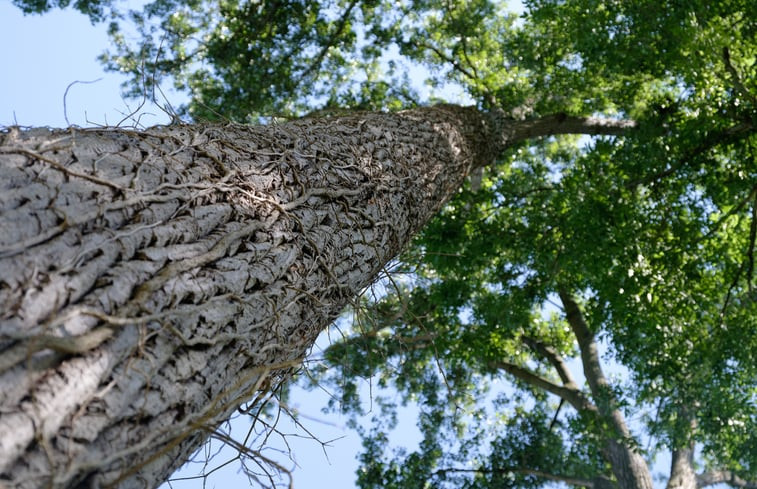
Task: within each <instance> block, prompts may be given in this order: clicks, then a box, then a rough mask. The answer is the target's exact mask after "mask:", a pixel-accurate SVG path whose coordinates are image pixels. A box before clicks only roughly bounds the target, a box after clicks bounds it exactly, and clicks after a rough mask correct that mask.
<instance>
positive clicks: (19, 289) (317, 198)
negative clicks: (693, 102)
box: [0, 106, 621, 488]
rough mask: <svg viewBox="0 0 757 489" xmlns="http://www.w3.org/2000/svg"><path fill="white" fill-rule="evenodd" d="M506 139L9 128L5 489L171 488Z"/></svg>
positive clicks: (311, 125)
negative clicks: (212, 438) (192, 458)
mask: <svg viewBox="0 0 757 489" xmlns="http://www.w3.org/2000/svg"><path fill="white" fill-rule="evenodd" d="M576 121H579V124H580V120H578V119H570V120H569V121H568V122H571V123H575V122H576ZM586 121H588V120H586ZM565 122H566V121H565V119H564V118H563V119H561V120H559V121H550V122H549V123H548V124H544V125H542V126H539V127H537V128H536V129H533V128H529V130H528V136H534V135H540V134H548V133H556V132H560V128H559V126H560V124H562V123H565ZM507 124H517V123H514V122H513V123H509V122H505V121H502V120H500V121H496V118H490V117H487V116H485V115H482V114H481V113H479V112H477V111H476V110H473V109H466V108H461V107H454V106H443V107H437V108H432V109H419V110H415V111H409V112H406V113H402V114H394V115H391V114H355V115H353V116H348V117H344V118H338V119H323V120H318V119H309V120H302V121H297V122H293V123H288V124H283V125H273V126H269V127H257V128H252V127H246V126H236V125H224V126H169V127H161V128H153V129H150V130H147V131H144V132H136V131H131V130H126V129H103V130H78V129H69V130H62V131H49V130H45V129H36V130H31V131H18V130H16V129H11V130H9V131H7V132H5V133H3V134H0V486H3V485H7V486H8V487H13V488H16V487H18V488H31V487H54V488H58V487H84V486H89V487H108V486H118V487H129V488H130V487H154V486H157V485H158V484H159V483H160V482H162V481H163V480H165V479H166V478H167V477H168V476H169V475H170V474H171V472H172V471H173V470H174V469H176V468H177V467H178V466H179V465H181V463H182V462H183V461H184V460H185V459H186V457H187V456H188V455H189V454H190V453H191V452H192V451H194V450H195V449H196V448H197V447H198V446H199V445H200V444H201V443H202V441H203V440H204V439H205V438H206V437H207V435H208V433H209V432H212V430H214V429H215V427H216V426H218V424H219V423H220V422H222V421H223V420H225V419H227V418H228V416H229V415H230V414H231V413H232V412H233V410H234V409H235V408H236V407H237V406H238V405H239V404H240V403H242V402H244V401H247V400H249V399H251V398H252V397H253V396H254V395H255V394H256V393H258V392H261V391H265V389H267V388H268V386H269V385H270V384H271V383H272V382H273V383H275V382H279V381H281V380H283V379H285V378H287V377H288V376H289V375H290V373H291V371H292V370H293V369H296V368H297V367H298V366H299V365H300V362H301V361H302V359H303V357H304V356H305V355H306V354H307V352H308V349H309V348H310V347H311V346H312V344H313V342H314V341H315V339H316V337H317V336H318V334H319V333H320V332H321V331H322V330H323V328H324V327H326V326H327V325H328V324H329V323H330V322H331V321H332V320H333V319H334V318H335V317H336V316H337V315H338V314H339V312H340V311H341V310H342V309H343V307H344V306H345V304H346V303H347V302H348V301H350V300H351V299H352V298H353V297H355V296H356V294H358V293H359V292H360V291H361V290H362V289H363V288H364V287H366V286H367V285H368V284H370V282H371V281H372V280H373V279H374V277H375V276H376V274H377V273H378V272H379V271H380V269H381V268H382V266H383V265H384V264H385V263H386V262H387V260H389V259H391V258H392V257H394V256H396V254H397V253H399V252H400V251H401V250H402V248H403V247H404V246H405V245H406V244H407V243H408V241H409V239H410V237H411V236H412V235H413V233H415V232H416V231H417V230H418V229H419V228H420V227H421V226H423V224H424V223H425V222H426V221H427V220H428V219H429V218H430V217H431V216H433V214H434V213H435V212H436V211H437V210H438V209H439V208H440V207H441V206H442V205H443V203H444V202H445V201H446V200H447V199H448V198H449V197H450V196H451V195H452V194H453V192H454V191H455V190H456V189H457V188H458V187H459V186H460V184H461V182H462V180H463V178H464V177H465V175H466V174H467V173H468V172H469V171H470V169H471V168H472V167H479V166H483V165H485V164H488V163H489V162H491V161H492V159H493V158H494V156H495V155H496V154H497V153H499V152H500V151H501V150H502V149H504V148H505V146H506V145H507V144H508V143H510V142H512V138H513V136H512V135H513V134H517V131H516V130H513V129H512V128H511V127H509V126H507ZM585 125H586V127H587V128H590V129H591V131H592V132H596V131H597V129H596V128H595V127H594V124H593V123H591V122H586V123H585ZM603 127H604V126H603ZM571 130H573V129H571ZM620 130H621V129H620V128H619V127H615V128H612V127H610V128H609V129H607V128H602V129H600V130H599V132H602V131H604V132H606V133H608V134H615V133H617V132H618V131H620ZM540 131H541V132H540ZM579 132H580V131H579ZM508 135H509V137H508ZM524 137H526V136H524Z"/></svg>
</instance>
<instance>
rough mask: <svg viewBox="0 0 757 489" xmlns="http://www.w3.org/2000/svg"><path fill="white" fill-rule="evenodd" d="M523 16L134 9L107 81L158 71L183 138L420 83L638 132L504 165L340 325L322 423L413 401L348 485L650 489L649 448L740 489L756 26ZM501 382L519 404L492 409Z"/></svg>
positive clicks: (478, 8) (566, 14) (614, 15)
mask: <svg viewBox="0 0 757 489" xmlns="http://www.w3.org/2000/svg"><path fill="white" fill-rule="evenodd" d="M20 3H27V4H28V2H20ZM527 7H528V13H527V15H526V16H525V17H524V18H523V19H522V20H519V19H517V18H516V17H515V16H512V15H508V14H506V13H505V11H504V6H503V5H501V4H498V3H494V2H484V1H472V2H455V3H449V2H446V3H441V2H440V3H437V2H409V3H407V4H400V5H397V4H395V3H392V4H391V5H390V4H389V3H386V4H384V3H381V2H361V3H358V2H333V3H318V4H312V3H299V2H270V3H261V4H241V5H236V4H233V3H220V4H217V6H216V4H204V3H202V2H180V1H179V2H169V1H158V2H154V3H152V4H149V5H148V6H147V7H146V9H145V10H144V12H142V13H134V14H132V15H131V18H132V19H133V20H134V21H136V23H137V25H138V26H139V28H140V29H141V33H142V34H143V40H144V41H145V42H144V43H143V44H141V45H140V46H138V47H133V46H130V45H129V44H128V43H126V41H125V37H124V36H123V35H122V34H121V32H120V31H119V28H118V25H117V24H114V25H113V27H112V32H113V35H114V39H115V41H116V44H115V46H116V47H115V50H114V52H113V53H112V54H110V55H109V56H107V57H106V61H107V62H108V63H109V66H111V67H112V68H114V69H119V70H121V71H126V72H128V73H132V74H133V75H134V82H133V84H132V85H131V89H132V90H135V92H134V93H137V91H140V90H145V89H148V90H150V89H151V88H152V87H153V86H155V84H157V83H159V82H160V81H161V78H162V77H172V78H173V79H174V80H176V82H177V83H178V86H179V87H180V88H185V89H188V90H190V91H191V93H192V95H193V99H192V102H191V103H190V104H189V105H188V106H187V107H185V108H183V109H182V111H183V113H184V114H188V115H191V116H193V117H197V118H202V119H219V118H222V119H232V120H237V121H256V120H260V119H261V118H263V119H265V118H267V117H270V116H271V115H275V116H278V117H289V116H293V115H299V114H302V113H304V112H305V111H309V110H311V109H312V108H313V107H323V108H326V109H328V110H327V112H326V113H331V112H333V110H332V108H333V107H347V108H390V109H392V108H400V107H406V106H412V105H414V104H416V103H417V102H423V100H419V96H418V93H417V90H414V88H413V86H412V84H411V83H410V82H409V79H410V76H409V74H408V73H409V72H408V71H407V69H406V67H407V66H408V65H410V64H418V63H420V64H422V65H426V66H428V67H429V72H430V75H429V79H428V81H429V83H430V84H431V85H432V86H441V85H444V84H447V83H453V84H456V85H457V86H460V87H462V88H463V89H464V90H465V91H466V93H467V94H469V96H470V97H471V98H472V99H473V100H474V101H475V103H476V104H477V105H478V106H479V108H480V109H483V110H489V111H493V112H495V113H499V114H504V115H505V116H507V117H509V118H510V119H511V120H521V119H524V118H528V119H531V118H536V117H539V116H543V115H545V114H555V113H556V114H558V115H556V116H553V117H552V118H547V119H541V120H542V121H548V122H550V123H557V122H560V121H562V122H566V121H570V120H572V119H570V116H586V115H606V116H616V117H631V118H633V119H635V120H636V121H638V123H639V127H640V129H639V130H637V131H634V132H633V133H632V134H630V135H629V136H628V137H624V138H622V139H621V138H615V137H608V138H600V139H595V140H591V141H586V140H584V139H576V138H559V139H554V138H547V139H543V140H541V141H539V142H533V141H529V143H528V144H526V143H522V144H520V145H517V146H515V147H512V148H510V149H509V150H508V152H507V153H506V154H504V155H503V156H502V157H500V158H498V159H497V161H496V165H491V166H489V167H487V170H486V172H485V174H484V175H481V174H480V173H479V174H476V175H475V178H474V179H472V181H471V183H470V185H469V186H468V187H467V188H466V189H465V190H463V191H462V192H460V193H458V194H457V196H456V197H455V199H454V200H453V201H452V202H451V203H450V204H449V205H447V206H446V207H445V209H444V211H443V213H442V216H441V217H440V218H439V219H437V220H436V221H434V223H433V224H432V225H431V226H430V227H428V228H427V229H426V230H425V231H424V233H423V236H422V237H421V238H419V239H418V240H417V242H416V246H415V247H414V249H413V250H412V251H411V252H410V253H409V254H408V255H407V258H406V260H405V263H408V266H407V268H406V271H407V272H409V273H410V276H409V278H408V279H407V280H405V281H402V282H401V283H397V287H396V289H397V292H398V293H397V294H396V295H392V296H390V297H387V298H385V299H384V300H382V301H380V302H379V303H377V304H375V305H373V304H368V305H366V306H365V308H364V309H362V310H359V311H360V313H359V315H358V318H360V320H359V321H358V322H356V327H355V328H354V331H353V334H354V336H352V337H347V338H346V339H345V341H344V342H343V343H339V344H335V345H334V346H333V347H332V348H331V350H330V351H329V352H328V354H327V359H328V360H329V361H331V362H333V363H334V364H336V365H337V367H338V368H341V370H340V371H339V372H338V375H336V376H335V377H334V378H335V382H338V384H339V385H341V386H345V390H344V394H343V400H342V401H343V402H342V404H341V407H342V408H345V409H349V408H355V409H357V408H359V405H358V404H357V403H356V402H355V401H356V399H355V397H354V392H355V391H356V390H355V387H354V381H355V379H359V378H360V377H363V376H377V377H378V378H379V379H380V381H381V382H382V383H386V384H391V385H393V386H394V387H396V388H398V389H399V390H400V391H401V392H403V393H405V394H406V396H407V399H415V400H419V401H420V403H421V405H422V406H423V414H422V417H421V419H420V420H419V423H420V424H419V425H420V427H421V429H422V432H423V434H424V440H423V442H422V444H421V447H420V449H419V450H418V451H417V452H415V453H413V454H400V455H399V458H400V459H401V460H397V459H396V458H395V459H394V460H393V459H392V457H391V454H388V453H386V450H385V439H386V436H385V433H384V431H385V426H381V425H378V426H377V427H375V428H374V429H373V430H371V431H368V432H366V439H365V446H366V452H365V454H364V457H363V460H364V462H365V464H366V467H365V469H364V471H362V472H361V474H360V475H359V482H360V483H361V484H363V485H364V486H379V487H391V486H392V485H395V486H398V487H399V485H402V486H403V487H406V486H407V487H415V486H423V485H424V484H426V483H429V481H431V483H432V484H435V485H441V484H445V483H447V484H450V485H451V486H457V485H465V484H469V485H473V486H476V487H486V486H487V484H488V485H491V486H492V487H499V486H501V485H505V484H506V485H508V486H521V487H525V486H535V485H541V484H543V483H544V482H545V481H549V480H562V481H565V482H568V483H570V484H574V485H580V486H586V487H593V486H595V485H602V486H604V485H618V486H622V487H649V486H650V485H651V477H650V475H649V470H648V468H647V463H648V460H650V458H651V457H652V456H653V455H654V454H655V453H656V452H657V451H661V450H665V451H670V452H672V454H673V456H672V459H673V465H672V467H671V474H670V475H671V477H670V479H669V485H670V486H671V487H673V486H676V487H677V486H683V487H693V485H694V484H699V485H706V484H709V483H712V482H717V481H727V482H729V483H731V484H732V485H735V486H747V485H753V484H751V483H750V482H748V481H749V480H753V479H754V478H755V471H756V470H757V468H755V465H756V464H755V459H754V457H755V455H754V454H755V453H756V452H757V450H755V438H754V435H753V434H752V433H751V431H750V430H749V427H750V426H753V425H754V422H755V409H757V408H756V407H755V404H756V403H755V370H754V365H755V362H754V357H755V349H756V345H755V335H754V326H755V325H754V318H755V314H754V297H753V295H754V294H753V285H752V281H753V268H754V267H753V261H754V258H753V255H754V241H755V234H757V233H755V229H757V225H756V224H755V222H756V221H757V219H756V218H755V214H756V213H757V212H756V211H755V208H756V207H757V204H756V200H755V194H756V192H755V186H754V181H755V178H754V177H755V166H756V165H755V161H754V144H755V139H754V117H755V92H756V91H757V90H756V88H755V84H754V80H755V76H754V75H755V73H754V72H755V45H754V39H755V22H754V20H753V19H754V18H755V15H754V14H755V12H754V6H752V5H751V3H750V2H746V1H742V2H739V1H735V2H719V3H715V4H712V3H711V2H688V3H687V4H685V5H679V4H674V3H672V2H663V3H651V2H633V3H632V4H631V3H628V2H626V3H620V2H617V3H616V2H593V1H569V2H552V1H536V2H528V3H527ZM153 21H157V23H158V26H155V25H153V24H151V22H153ZM392 50H393V51H392ZM387 51H389V52H392V53H396V54H395V55H394V56H393V59H391V60H389V59H386V58H384V57H383V53H384V52H387ZM145 73H148V74H149V76H145ZM500 111H501V112H500ZM319 114H320V115H323V112H320V113H319ZM512 127H519V128H520V129H518V130H514V131H515V132H516V133H517V135H516V138H515V139H524V138H525V137H526V136H529V135H534V136H538V135H545V131H543V129H540V127H541V128H543V127H544V126H538V125H537V126H532V125H530V123H529V122H528V120H527V121H525V122H524V123H523V124H519V125H513V126H512ZM547 132H548V131H547ZM395 282H397V281H395ZM551 303H554V304H555V305H554V306H550V304H551ZM364 315H365V319H363V317H364ZM369 319H370V320H369ZM598 350H604V351H606V353H605V356H606V357H605V358H606V359H612V362H610V363H611V364H612V365H615V367H613V368H615V369H618V368H620V367H619V366H621V365H622V366H623V367H624V368H625V369H627V370H623V372H627V373H628V378H627V379H626V381H625V382H623V381H618V380H613V379H612V378H611V377H610V376H609V375H608V374H606V373H605V370H606V368H607V363H608V362H606V361H605V362H603V361H602V358H601V357H600V355H599V354H598ZM570 358H576V359H580V365H581V370H582V371H583V375H584V377H585V379H586V382H585V384H586V385H584V382H583V381H577V380H575V379H574V374H573V373H571V372H570V368H571V365H572V366H573V368H575V365H576V363H578V362H573V363H572V364H571V363H570V362H569V359H570ZM603 363H604V365H603ZM332 372H333V371H332ZM503 378H505V379H510V380H513V381H514V384H513V387H514V388H515V389H516V395H513V394H512V393H508V394H507V396H506V398H502V399H500V400H499V401H498V402H497V403H495V404H494V406H496V407H497V410H496V411H493V410H492V409H491V407H490V405H489V403H488V401H489V400H490V399H491V397H492V396H494V395H495V394H491V393H490V392H489V391H488V390H487V389H488V386H489V384H490V382H491V381H494V380H500V379H503ZM487 396H488V397H487ZM556 399H560V401H561V402H560V404H566V405H568V406H569V407H570V408H571V409H572V410H571V409H569V408H568V407H564V408H562V409H560V408H556V407H555V406H554V405H553V403H557V401H556ZM629 414H631V415H633V416H634V417H635V418H636V420H637V421H638V422H637V423H634V424H633V425H631V426H629V423H628V422H627V421H625V419H624V418H625V417H627V416H628V415H629ZM386 419H391V417H388V418H386ZM389 424H391V423H389ZM450 447H452V449H451V450H450V449H449V448H450ZM445 448H446V450H445ZM695 453H701V456H697V457H696V458H697V460H696V464H694V461H693V460H694V455H695ZM695 465H698V466H699V468H700V469H704V470H700V471H699V472H700V473H699V475H698V477H695V475H694V469H695V468H696V467H695ZM556 467H560V468H561V471H560V472H555V468H556Z"/></svg>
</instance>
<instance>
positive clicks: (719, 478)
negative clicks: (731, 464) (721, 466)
mask: <svg viewBox="0 0 757 489" xmlns="http://www.w3.org/2000/svg"><path fill="white" fill-rule="evenodd" d="M715 484H728V485H729V486H732V487H739V488H743V489H757V481H748V480H746V479H742V478H741V477H739V476H738V475H736V474H734V473H733V472H731V471H730V470H713V471H710V472H705V473H704V474H697V488H700V489H701V488H703V487H707V486H712V485H715Z"/></svg>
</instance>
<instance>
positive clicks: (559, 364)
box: [523, 336, 578, 389]
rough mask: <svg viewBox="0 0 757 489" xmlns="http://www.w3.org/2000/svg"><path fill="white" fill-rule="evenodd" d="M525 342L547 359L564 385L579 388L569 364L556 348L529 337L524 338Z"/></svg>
mask: <svg viewBox="0 0 757 489" xmlns="http://www.w3.org/2000/svg"><path fill="white" fill-rule="evenodd" d="M523 342H524V343H525V344H526V345H528V346H529V348H531V349H533V350H534V351H536V352H537V353H538V354H539V355H541V356H542V357H544V358H546V359H547V360H548V361H549V363H551V364H552V366H553V367H555V370H557V375H559V376H560V380H562V383H563V385H565V386H566V387H570V388H575V389H577V388H578V384H576V382H575V380H573V376H572V375H571V373H570V369H569V368H568V364H566V363H565V360H564V359H563V357H562V356H561V355H560V354H559V353H558V352H557V350H556V349H555V348H553V347H552V346H550V345H547V344H545V343H543V342H541V341H539V340H537V339H535V338H531V337H529V336H523Z"/></svg>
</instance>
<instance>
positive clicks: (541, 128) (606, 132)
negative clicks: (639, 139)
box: [508, 113, 637, 143]
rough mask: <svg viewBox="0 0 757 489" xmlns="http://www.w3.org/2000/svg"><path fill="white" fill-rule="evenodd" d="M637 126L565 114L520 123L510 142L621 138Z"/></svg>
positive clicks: (618, 120)
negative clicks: (546, 138)
mask: <svg viewBox="0 0 757 489" xmlns="http://www.w3.org/2000/svg"><path fill="white" fill-rule="evenodd" d="M636 126H637V123H636V121H632V120H627V119H604V118H600V117H575V116H571V115H568V114H565V113H558V114H551V115H547V116H544V117H539V118H538V119H530V120H525V121H520V123H519V124H517V126H513V130H512V132H511V133H510V134H509V135H508V140H509V141H510V142H512V143H516V142H519V141H523V140H526V139H531V138H537V137H542V136H554V135H556V134H587V135H592V136H621V135H623V134H626V133H627V132H628V130H629V129H633V128H635V127H636Z"/></svg>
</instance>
